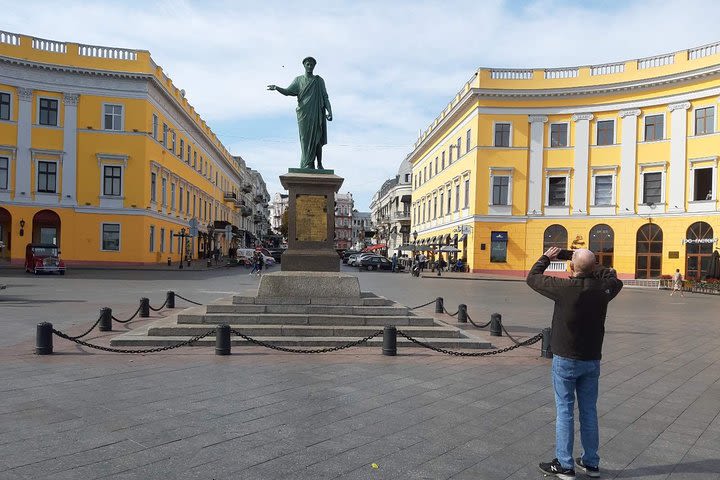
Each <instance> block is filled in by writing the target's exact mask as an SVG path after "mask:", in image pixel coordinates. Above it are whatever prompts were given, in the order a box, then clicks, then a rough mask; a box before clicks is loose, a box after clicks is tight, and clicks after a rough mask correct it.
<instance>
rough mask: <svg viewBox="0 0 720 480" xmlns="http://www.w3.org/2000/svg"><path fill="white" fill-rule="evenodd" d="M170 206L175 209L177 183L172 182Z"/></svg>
mask: <svg viewBox="0 0 720 480" xmlns="http://www.w3.org/2000/svg"><path fill="white" fill-rule="evenodd" d="M170 208H171V209H172V210H175V184H174V183H171V184H170Z"/></svg>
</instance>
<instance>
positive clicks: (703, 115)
mask: <svg viewBox="0 0 720 480" xmlns="http://www.w3.org/2000/svg"><path fill="white" fill-rule="evenodd" d="M714 132H715V107H705V108H698V109H696V110H695V135H706V134H708V133H714Z"/></svg>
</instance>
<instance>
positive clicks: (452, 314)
mask: <svg viewBox="0 0 720 480" xmlns="http://www.w3.org/2000/svg"><path fill="white" fill-rule="evenodd" d="M443 310H444V311H445V313H446V314H448V315H450V316H451V317H454V316H455V315H457V314H458V313H460V309H458V310H457V312H455V313H450V312H448V311H447V308H445V305H443Z"/></svg>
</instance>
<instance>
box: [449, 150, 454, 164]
mask: <svg viewBox="0 0 720 480" xmlns="http://www.w3.org/2000/svg"><path fill="white" fill-rule="evenodd" d="M452 151H453V149H452V148H448V165H452Z"/></svg>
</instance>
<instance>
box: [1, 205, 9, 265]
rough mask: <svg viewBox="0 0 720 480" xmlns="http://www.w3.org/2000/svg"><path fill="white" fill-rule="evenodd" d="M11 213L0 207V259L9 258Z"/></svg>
mask: <svg viewBox="0 0 720 480" xmlns="http://www.w3.org/2000/svg"><path fill="white" fill-rule="evenodd" d="M11 233H12V215H10V212H9V211H7V210H6V209H4V208H2V207H0V242H2V248H0V260H10V239H11V238H12V235H11Z"/></svg>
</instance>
